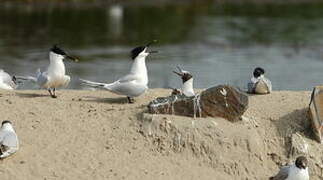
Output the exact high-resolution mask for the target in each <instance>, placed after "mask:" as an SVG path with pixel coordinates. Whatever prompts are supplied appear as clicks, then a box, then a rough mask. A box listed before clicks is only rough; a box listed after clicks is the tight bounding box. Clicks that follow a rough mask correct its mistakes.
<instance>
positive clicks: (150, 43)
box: [146, 39, 157, 47]
mask: <svg viewBox="0 0 323 180" xmlns="http://www.w3.org/2000/svg"><path fill="white" fill-rule="evenodd" d="M156 42H157V40H156V39H155V40H152V41H151V42H149V43H148V44H147V45H146V47H149V46H150V45H152V44H153V43H156Z"/></svg>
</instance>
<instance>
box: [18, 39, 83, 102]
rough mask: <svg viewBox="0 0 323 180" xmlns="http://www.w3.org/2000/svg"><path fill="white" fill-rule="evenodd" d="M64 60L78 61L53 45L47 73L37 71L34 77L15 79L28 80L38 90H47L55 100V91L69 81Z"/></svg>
mask: <svg viewBox="0 0 323 180" xmlns="http://www.w3.org/2000/svg"><path fill="white" fill-rule="evenodd" d="M64 59H71V60H73V61H75V62H77V61H78V59H76V58H75V57H72V56H70V55H68V54H67V53H66V52H65V51H64V50H62V49H61V48H59V47H58V46H57V45H54V46H53V47H52V48H51V49H50V52H49V66H48V68H47V71H44V72H41V71H40V69H38V70H37V73H36V77H33V76H16V78H17V79H21V80H30V81H32V82H34V83H36V84H37V85H38V86H39V87H40V88H44V89H47V90H48V92H49V94H50V95H51V97H52V98H56V97H57V96H56V92H55V91H56V89H57V88H60V87H66V86H67V85H68V84H69V82H70V81H71V78H70V76H68V75H66V74H65V73H66V70H65V64H64V61H63V60H64Z"/></svg>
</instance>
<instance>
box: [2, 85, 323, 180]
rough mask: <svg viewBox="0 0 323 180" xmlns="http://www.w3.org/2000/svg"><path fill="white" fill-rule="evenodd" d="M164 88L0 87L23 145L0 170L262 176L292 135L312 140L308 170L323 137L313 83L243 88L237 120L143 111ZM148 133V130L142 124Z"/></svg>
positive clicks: (16, 174) (101, 175) (23, 175)
mask: <svg viewBox="0 0 323 180" xmlns="http://www.w3.org/2000/svg"><path fill="white" fill-rule="evenodd" d="M169 93H170V90H166V89H151V90H149V91H148V93H146V94H145V95H143V96H141V97H139V98H137V99H136V103H135V104H127V100H126V99H125V98H123V97H121V96H117V95H114V94H112V93H109V92H105V91H76V90H65V91H58V98H57V99H52V98H50V97H49V96H48V95H47V92H46V91H13V92H6V91H0V105H1V108H0V117H1V120H10V121H12V122H13V124H14V126H15V128H16V132H17V134H18V135H19V138H20V150H19V151H18V152H17V153H16V154H15V155H13V156H11V157H9V158H7V159H5V160H2V161H0V177H1V179H69V180H70V179H147V180H148V179H149V180H151V179H226V180H227V179H267V178H268V177H269V176H270V175H272V174H274V173H275V172H276V171H277V170H278V168H279V165H280V164H285V162H288V160H289V159H293V157H292V156H290V157H289V154H290V153H289V144H290V142H289V141H290V137H291V135H292V134H293V133H295V132H298V133H300V134H302V135H304V140H305V141H306V143H308V144H309V152H308V157H309V161H310V167H309V168H310V174H311V176H312V179H319V177H320V176H321V175H322V174H321V169H320V167H323V165H322V160H321V159H322V146H321V145H319V144H318V143H316V142H315V141H313V140H311V139H310V133H308V132H309V125H308V123H307V116H306V108H307V106H308V103H309V98H310V92H290V91H281V92H274V93H272V94H271V95H265V96H250V102H249V104H250V107H249V109H248V111H247V112H246V113H245V115H244V117H243V120H242V121H241V122H237V123H230V122H228V121H226V120H223V119H217V118H205V119H193V118H187V117H179V116H171V115H153V116H152V115H149V114H147V113H146V111H147V108H146V105H147V104H148V102H149V101H151V100H152V99H154V98H155V97H158V96H166V95H168V94H169ZM149 133H150V134H149Z"/></svg>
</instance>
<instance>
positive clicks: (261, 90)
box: [248, 67, 272, 94]
mask: <svg viewBox="0 0 323 180" xmlns="http://www.w3.org/2000/svg"><path fill="white" fill-rule="evenodd" d="M264 74H265V70H264V69H263V68H261V67H257V68H255V70H254V71H253V77H252V78H251V80H250V82H249V83H248V93H253V94H269V93H271V91H272V85H271V81H270V80H269V79H267V78H265V76H264Z"/></svg>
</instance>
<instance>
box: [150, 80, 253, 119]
mask: <svg viewBox="0 0 323 180" xmlns="http://www.w3.org/2000/svg"><path fill="white" fill-rule="evenodd" d="M247 108H248V96H247V95H246V94H245V93H243V92H241V91H240V90H238V89H236V88H234V87H231V86H228V85H220V86H216V87H212V88H209V89H206V90H205V91H203V92H201V93H200V94H197V95H195V96H193V97H186V96H184V95H172V96H169V97H160V98H157V99H155V100H153V101H152V102H150V103H149V105H148V109H149V112H150V113H152V114H174V115H182V116H189V117H207V116H210V117H222V118H225V119H227V120H230V121H236V120H238V119H239V118H240V117H241V116H242V114H243V113H244V112H245V111H246V110H247Z"/></svg>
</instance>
